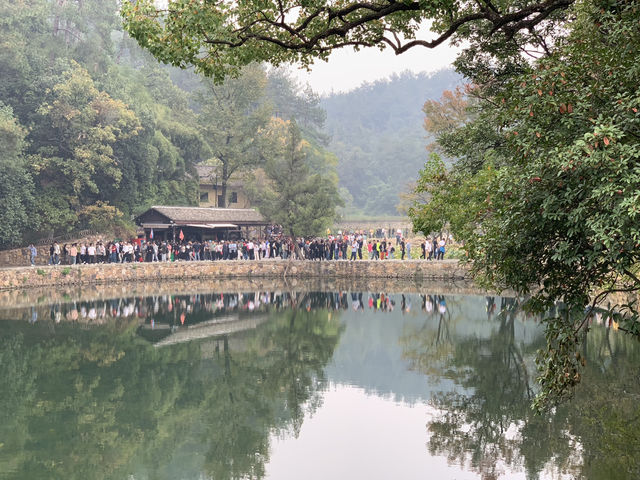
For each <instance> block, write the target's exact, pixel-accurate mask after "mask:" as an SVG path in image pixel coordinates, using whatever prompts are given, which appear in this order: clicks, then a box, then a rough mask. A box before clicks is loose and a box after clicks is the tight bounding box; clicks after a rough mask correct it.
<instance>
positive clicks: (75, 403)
mask: <svg viewBox="0 0 640 480" xmlns="http://www.w3.org/2000/svg"><path fill="white" fill-rule="evenodd" d="M24 325H25V326H27V325H28V324H26V323H25V324H24ZM136 326H137V321H132V322H130V323H128V322H124V321H123V322H121V323H119V324H116V323H115V322H114V323H109V324H107V325H102V326H97V327H94V328H92V329H81V328H79V327H78V326H77V325H65V324H60V325H57V326H56V329H55V334H54V335H52V336H50V337H49V338H48V339H47V340H44V341H42V340H41V341H39V342H37V343H35V344H33V343H28V342H27V338H28V337H26V336H25V337H19V336H15V337H13V338H11V339H3V340H2V341H1V342H0V361H1V362H2V366H3V375H2V377H1V378H2V380H0V382H1V383H0V387H1V390H0V408H1V411H2V413H1V414H0V415H2V424H1V425H0V441H1V442H3V443H4V445H3V446H2V448H0V471H2V472H3V475H4V476H3V478H7V479H13V478H16V479H18V478H19V479H23V478H29V479H40V478H42V479H44V478H47V479H48V478H64V479H75V478H78V479H86V478H91V479H111V478H127V476H129V475H134V478H138V475H139V476H142V477H149V478H173V477H174V475H173V474H172V473H171V472H172V471H173V470H172V469H175V468H179V470H180V472H181V473H180V475H181V477H182V478H202V476H203V475H204V476H205V478H216V479H218V478H238V477H244V476H251V477H260V476H261V475H262V473H263V471H264V463H265V461H266V459H267V458H268V453H269V452H268V448H269V443H268V442H269V435H270V433H272V432H273V431H274V430H276V431H279V430H283V429H289V428H293V429H294V430H295V429H297V428H299V425H300V424H301V422H302V420H303V417H304V411H305V408H312V407H313V406H314V405H315V404H317V402H318V398H319V389H320V388H321V387H322V385H323V382H324V378H323V376H322V370H323V368H324V365H325V364H326V362H327V360H328V359H329V358H330V357H331V355H332V352H333V349H334V348H335V346H336V344H337V341H338V337H339V335H340V329H339V327H338V325H337V322H331V321H329V319H328V315H327V312H326V311H324V312H323V311H316V312H311V313H308V312H303V311H297V312H295V313H294V312H291V311H284V312H282V313H279V312H278V313H274V314H273V315H272V318H271V320H270V321H269V322H266V323H265V324H263V325H261V326H260V327H259V328H258V329H256V330H255V331H252V332H248V333H245V334H244V337H243V338H241V339H240V340H238V339H231V338H224V339H221V340H220V341H219V342H218V343H219V349H218V350H217V352H215V353H214V355H213V358H209V357H210V356H206V355H205V356H203V353H202V351H201V346H200V345H199V344H194V343H186V344H180V345H175V346H172V347H170V348H163V349H156V348H153V347H151V346H150V345H149V344H148V343H147V342H144V341H143V340H141V339H140V338H139V337H136V335H135V329H136ZM232 340H233V341H232ZM5 384H6V385H5ZM5 387H6V388H5ZM307 405H309V406H308V407H307Z"/></svg>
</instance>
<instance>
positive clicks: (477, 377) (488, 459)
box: [401, 298, 640, 480]
mask: <svg viewBox="0 0 640 480" xmlns="http://www.w3.org/2000/svg"><path fill="white" fill-rule="evenodd" d="M429 301H433V299H431V300H430V299H427V300H426V302H427V304H428V302H429ZM493 302H494V300H493V299H492V298H488V299H487V306H488V309H487V310H488V318H489V319H490V320H491V321H492V322H493V323H494V329H493V331H492V333H491V334H490V335H488V336H486V337H481V336H474V335H471V336H466V337H462V338H454V337H453V336H452V335H451V333H450V328H451V325H452V324H455V322H456V321H457V320H458V319H456V318H451V316H449V315H448V314H446V313H437V312H435V311H434V312H433V313H432V314H431V315H430V316H429V318H428V320H427V323H425V326H423V327H422V328H421V329H419V330H411V331H409V332H407V333H406V335H405V336H403V338H402V340H401V341H402V343H403V347H404V354H405V357H406V358H407V359H408V360H409V361H410V364H411V367H412V368H414V369H417V370H419V371H424V372H425V373H428V374H429V375H436V376H438V377H446V378H450V379H452V380H454V381H455V383H456V384H457V385H458V389H457V390H456V391H453V392H451V391H449V392H441V393H439V394H437V395H435V396H434V397H433V399H432V401H431V404H432V406H434V407H435V409H436V411H437V412H438V414H437V416H436V417H435V418H434V419H433V420H432V421H430V422H429V423H428V425H427V429H428V435H429V440H428V449H429V451H430V453H431V454H433V455H445V456H446V457H447V458H448V459H449V461H450V462H452V463H456V464H459V465H467V466H468V468H470V469H471V470H474V471H476V472H478V473H479V474H480V476H481V478H483V479H495V478H500V477H501V476H502V474H503V473H505V468H504V467H508V470H509V471H511V470H512V469H513V468H516V469H518V468H524V470H525V471H526V473H527V478H528V479H536V478H540V476H541V475H542V472H544V471H548V470H553V471H555V473H554V474H553V475H554V476H558V477H560V476H566V477H567V478H584V479H590V480H598V479H602V480H605V479H620V480H622V479H625V480H626V479H637V478H640V458H639V456H638V454H639V453H640V452H639V451H638V446H640V401H639V400H640V355H639V349H638V348H637V345H634V344H635V343H637V342H636V341H635V340H634V339H632V338H630V337H628V336H622V335H612V332H611V330H610V329H608V328H606V327H605V326H602V325H593V327H592V329H591V331H590V333H589V335H588V338H587V341H586V343H585V346H584V351H583V352H582V354H583V356H584V357H585V358H586V359H587V364H586V368H585V371H584V380H583V382H582V383H581V385H580V386H579V387H578V391H577V392H576V396H575V398H574V399H573V400H572V401H571V402H569V403H568V404H566V405H563V406H562V407H559V408H556V409H554V411H552V412H550V413H549V414H547V415H545V416H539V415H536V414H535V413H534V412H533V411H532V409H531V399H532V396H533V394H534V390H535V385H534V384H533V382H534V380H535V373H536V372H535V364H534V358H535V353H536V351H537V349H538V348H542V347H544V339H543V337H542V336H541V335H539V336H537V337H535V338H533V339H531V341H522V340H518V339H517V338H516V335H515V334H514V332H515V329H514V325H515V321H516V319H517V318H518V316H519V315H522V314H521V313H519V312H518V310H517V305H516V303H515V302H513V301H504V299H502V305H501V307H502V308H501V309H500V313H499V314H498V315H492V314H491V310H492V305H493V304H494V303H493ZM433 322H437V326H434V325H433Z"/></svg>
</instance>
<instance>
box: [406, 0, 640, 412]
mask: <svg viewBox="0 0 640 480" xmlns="http://www.w3.org/2000/svg"><path fill="white" fill-rule="evenodd" d="M639 8H640V5H639V4H638V2H608V3H607V2H598V1H584V2H579V3H576V4H575V6H574V7H573V8H572V9H571V15H572V18H573V22H572V23H571V24H570V25H567V26H566V28H565V30H563V31H562V32H556V34H555V36H554V42H553V45H549V44H546V50H545V49H543V50H542V51H541V52H540V55H539V56H538V58H536V59H535V60H532V61H527V60H524V59H523V58H522V57H521V56H518V55H515V54H507V52H504V51H503V52H502V54H501V55H502V56H501V59H502V67H501V73H500V74H497V73H495V72H494V73H493V74H491V75H489V74H488V73H486V72H487V70H484V69H482V68H480V67H482V66H484V67H487V66H488V60H487V59H486V58H485V59H480V60H478V61H471V60H470V59H469V57H464V58H462V59H460V60H459V65H460V66H461V67H463V68H466V73H467V74H469V75H473V76H472V77H471V78H472V79H474V80H477V83H475V84H473V85H472V86H470V87H469V89H468V91H467V94H468V98H469V103H468V106H467V118H466V119H464V121H463V122H462V125H460V126H459V127H457V128H452V129H449V130H446V131H441V132H438V134H439V137H438V140H439V148H440V149H441V150H442V151H443V152H444V153H445V154H447V155H450V156H453V157H457V158H459V159H460V161H459V162H458V163H457V164H456V165H455V166H454V168H453V169H451V170H447V169H445V168H444V164H443V163H442V161H441V160H439V159H438V158H437V157H436V158H432V159H431V161H430V162H428V163H427V166H426V167H425V169H424V170H423V172H422V175H421V178H420V181H419V183H418V190H419V191H421V192H423V193H426V194H427V195H429V196H430V198H431V199H430V201H429V202H428V203H426V204H416V205H415V206H414V208H413V210H412V212H411V215H412V217H413V219H414V222H415V223H414V225H415V228H416V229H417V230H420V231H423V232H431V231H438V230H440V229H441V228H442V227H443V226H444V225H445V223H447V222H449V224H450V226H451V228H452V230H453V231H454V232H455V234H456V235H457V236H458V238H459V239H460V240H462V241H464V243H465V250H466V252H467V254H468V257H469V259H470V260H471V261H472V264H473V271H474V273H475V274H476V276H477V278H481V279H483V280H484V281H485V283H486V284H487V285H489V286H491V287H498V288H504V287H509V288H512V289H514V290H515V291H517V292H518V293H519V294H522V295H530V296H531V301H530V302H529V304H528V305H529V307H530V308H532V309H534V310H536V311H539V312H543V311H547V310H549V309H555V308H556V307H557V306H558V304H559V302H562V304H563V305H564V308H562V309H560V310H556V312H557V315H555V316H554V317H553V318H551V319H550V320H547V324H548V329H547V340H548V347H547V349H546V350H545V351H544V354H543V355H541V357H540V358H539V366H540V374H541V377H540V379H541V382H542V383H543V385H544V386H545V389H544V390H543V391H542V393H541V395H540V396H539V398H538V405H539V406H544V405H547V404H552V403H554V402H555V401H557V400H559V399H562V398H564V397H565V396H566V395H567V394H569V393H570V392H571V389H572V387H573V386H574V385H575V384H576V383H577V382H579V381H580V377H581V374H580V371H581V360H580V356H579V355H576V350H577V348H578V345H579V344H580V343H581V342H582V341H583V338H582V331H583V329H584V327H585V326H586V324H587V318H588V316H587V315H586V314H585V313H588V311H589V310H590V309H591V308H592V307H593V306H596V305H597V304H598V302H599V301H601V300H602V299H603V298H604V295H605V294H607V293H610V292H616V291H622V292H633V291H636V292H637V291H638V290H640V280H639V278H638V262H639V260H640V248H639V246H640V243H639V241H638V240H639V238H640V230H639V228H640V227H639V223H638V215H639V214H640V211H639V208H640V207H639V205H640V177H639V176H638V158H639V157H640V143H639V141H638V139H639V138H640V123H639V122H640V114H639V113H638V112H639V110H640V104H639V102H640V97H638V80H637V79H638V74H639V73H640V72H639V71H638V68H639V67H638V65H640V57H639V54H638V52H639V51H640V49H639V47H640V31H639V30H638V28H637V19H638V10H639ZM540 45H541V46H542V43H540ZM507 69H510V71H511V73H509V74H504V71H505V70H507ZM481 72H484V73H481ZM445 103H446V102H442V103H441V107H442V108H445ZM432 110H433V109H432ZM428 113H429V114H431V118H437V116H434V115H433V114H432V112H428ZM430 126H433V122H432V123H431V124H430ZM470 140H471V141H470ZM614 303H617V306H616V308H614V310H613V311H612V312H611V315H614V316H615V318H616V320H617V321H620V322H621V323H620V328H623V329H625V330H627V331H629V332H632V333H635V334H637V333H638V331H639V323H638V310H637V305H634V304H633V303H629V302H628V301H625V300H621V301H614ZM585 306H587V312H585Z"/></svg>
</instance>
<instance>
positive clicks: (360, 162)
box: [321, 69, 462, 215]
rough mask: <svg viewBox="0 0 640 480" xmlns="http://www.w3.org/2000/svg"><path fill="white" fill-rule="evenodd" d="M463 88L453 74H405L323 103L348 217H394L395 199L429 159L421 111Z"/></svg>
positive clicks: (460, 78) (341, 94) (330, 96)
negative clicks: (430, 102) (434, 100)
mask: <svg viewBox="0 0 640 480" xmlns="http://www.w3.org/2000/svg"><path fill="white" fill-rule="evenodd" d="M461 83H462V77H461V76H460V75H458V74H457V73H455V72H454V71H453V70H451V69H447V70H441V71H438V72H436V73H432V74H428V73H420V74H414V73H411V72H404V73H401V74H399V75H393V76H391V77H390V78H389V79H386V80H378V81H375V82H372V83H365V84H363V85H362V86H361V87H359V88H357V89H355V90H352V91H350V92H346V93H334V94H331V95H328V96H326V97H324V98H323V99H322V101H321V104H322V107H323V108H324V109H325V110H326V112H327V119H326V122H325V131H326V132H327V134H328V135H329V136H330V137H331V142H330V144H329V149H330V150H331V151H332V152H333V153H334V154H335V155H336V156H337V157H338V159H339V163H338V174H339V176H340V186H341V187H342V188H343V189H344V190H343V191H344V193H345V196H346V197H347V212H348V213H358V214H365V215H385V214H387V215H388V214H395V213H397V211H396V205H397V204H398V202H399V198H398V194H399V193H400V192H401V191H403V190H404V189H405V187H406V184H407V183H408V182H411V181H414V180H415V179H416V178H417V176H418V171H419V170H420V169H421V168H422V166H423V165H424V162H425V160H426V157H427V152H426V150H425V147H426V145H427V143H429V142H428V140H427V138H426V135H427V134H426V132H425V130H424V129H423V128H422V124H423V119H424V114H423V113H422V106H423V105H424V102H425V101H426V100H429V99H437V98H440V96H441V95H442V92H443V91H444V90H452V89H454V88H455V87H456V86H457V85H460V84H461Z"/></svg>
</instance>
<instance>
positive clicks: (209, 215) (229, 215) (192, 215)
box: [141, 206, 266, 223]
mask: <svg viewBox="0 0 640 480" xmlns="http://www.w3.org/2000/svg"><path fill="white" fill-rule="evenodd" d="M150 210H156V211H157V212H159V213H161V214H162V215H164V216H165V217H167V218H169V220H173V221H174V222H176V223H178V222H190V223H216V222H218V223H219V222H225V223H266V222H265V219H264V217H263V216H262V215H260V213H259V212H258V211H256V210H254V209H252V208H208V207H168V206H153V207H151V209H150ZM143 215H144V214H143ZM141 216H142V215H141Z"/></svg>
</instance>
